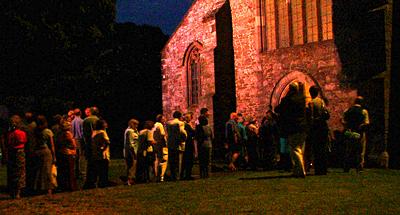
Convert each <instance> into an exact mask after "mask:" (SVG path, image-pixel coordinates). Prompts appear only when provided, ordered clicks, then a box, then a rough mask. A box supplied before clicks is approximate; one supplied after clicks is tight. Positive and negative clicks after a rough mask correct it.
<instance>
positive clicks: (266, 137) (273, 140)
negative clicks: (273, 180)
mask: <svg viewBox="0 0 400 215" xmlns="http://www.w3.org/2000/svg"><path fill="white" fill-rule="evenodd" d="M259 133H260V144H259V145H260V156H261V159H262V161H263V162H264V166H263V167H264V170H265V169H272V168H273V167H274V166H275V164H276V161H277V160H278V159H277V158H276V156H277V155H278V151H279V150H278V145H279V144H278V143H279V133H278V124H277V116H276V115H275V113H274V112H273V111H272V107H270V108H269V110H268V111H267V112H266V113H265V117H264V121H263V122H262V123H261V127H260V132H259Z"/></svg>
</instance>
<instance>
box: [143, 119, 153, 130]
mask: <svg viewBox="0 0 400 215" xmlns="http://www.w3.org/2000/svg"><path fill="white" fill-rule="evenodd" d="M153 126H154V122H153V121H150V120H147V121H145V122H144V125H143V129H149V130H150V129H152V128H153Z"/></svg>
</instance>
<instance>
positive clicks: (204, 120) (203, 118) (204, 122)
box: [199, 116, 208, 126]
mask: <svg viewBox="0 0 400 215" xmlns="http://www.w3.org/2000/svg"><path fill="white" fill-rule="evenodd" d="M199 124H200V125H202V126H204V125H208V119H207V117H206V116H200V117H199Z"/></svg>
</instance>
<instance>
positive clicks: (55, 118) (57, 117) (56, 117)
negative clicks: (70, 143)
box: [53, 114, 64, 125]
mask: <svg viewBox="0 0 400 215" xmlns="http://www.w3.org/2000/svg"><path fill="white" fill-rule="evenodd" d="M63 121H64V117H63V116H61V115H60V114H56V115H54V116H53V122H54V125H61V123H62V122H63Z"/></svg>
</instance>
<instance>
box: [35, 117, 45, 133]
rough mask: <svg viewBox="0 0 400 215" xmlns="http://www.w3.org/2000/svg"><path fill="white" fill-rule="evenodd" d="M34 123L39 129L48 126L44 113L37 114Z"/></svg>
mask: <svg viewBox="0 0 400 215" xmlns="http://www.w3.org/2000/svg"><path fill="white" fill-rule="evenodd" d="M36 125H37V128H38V129H39V130H43V129H45V128H47V127H48V123H47V119H46V117H45V116H44V115H39V116H37V118H36Z"/></svg>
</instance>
